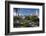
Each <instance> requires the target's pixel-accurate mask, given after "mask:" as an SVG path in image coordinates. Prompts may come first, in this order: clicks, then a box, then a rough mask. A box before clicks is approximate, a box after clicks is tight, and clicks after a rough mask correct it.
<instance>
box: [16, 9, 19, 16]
mask: <svg viewBox="0 0 46 36" xmlns="http://www.w3.org/2000/svg"><path fill="white" fill-rule="evenodd" d="M18 10H19V9H18V8H16V16H19V11H18Z"/></svg>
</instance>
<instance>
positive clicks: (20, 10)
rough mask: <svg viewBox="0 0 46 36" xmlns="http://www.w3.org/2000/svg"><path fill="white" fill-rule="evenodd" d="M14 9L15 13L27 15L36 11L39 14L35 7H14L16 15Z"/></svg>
mask: <svg viewBox="0 0 46 36" xmlns="http://www.w3.org/2000/svg"><path fill="white" fill-rule="evenodd" d="M16 9H17V13H19V14H20V15H23V16H24V15H25V16H28V15H31V14H36V11H37V13H38V14H39V9H36V8H14V9H13V10H14V12H13V13H14V16H15V15H16Z"/></svg>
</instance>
